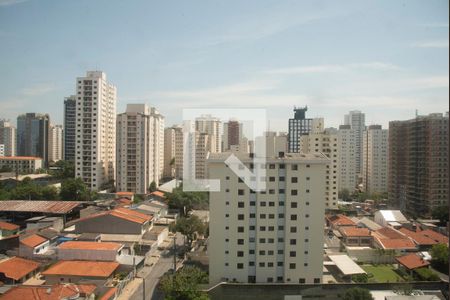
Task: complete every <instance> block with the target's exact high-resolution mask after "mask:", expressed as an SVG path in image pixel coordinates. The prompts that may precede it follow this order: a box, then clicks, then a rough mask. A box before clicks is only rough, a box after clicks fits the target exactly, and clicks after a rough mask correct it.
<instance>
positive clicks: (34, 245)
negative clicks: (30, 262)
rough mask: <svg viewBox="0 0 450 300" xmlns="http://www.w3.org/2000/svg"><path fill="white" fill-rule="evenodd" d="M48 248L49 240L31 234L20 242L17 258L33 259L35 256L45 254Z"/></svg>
mask: <svg viewBox="0 0 450 300" xmlns="http://www.w3.org/2000/svg"><path fill="white" fill-rule="evenodd" d="M49 246H50V241H49V240H47V239H46V238H44V237H42V236H40V235H37V234H32V235H29V236H27V237H24V238H22V239H21V240H20V243H19V256H22V257H27V258H33V257H34V256H35V255H39V254H43V253H45V252H46V251H47V250H48V248H49Z"/></svg>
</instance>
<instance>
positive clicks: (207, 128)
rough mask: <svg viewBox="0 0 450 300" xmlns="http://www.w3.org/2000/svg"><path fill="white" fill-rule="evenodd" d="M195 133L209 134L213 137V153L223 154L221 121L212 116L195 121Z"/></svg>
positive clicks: (205, 116)
mask: <svg viewBox="0 0 450 300" xmlns="http://www.w3.org/2000/svg"><path fill="white" fill-rule="evenodd" d="M195 131H198V132H200V133H207V134H209V135H210V136H211V147H212V148H211V149H212V152H213V153H218V152H221V149H222V132H221V131H222V123H221V122H220V119H218V118H215V117H213V116H211V115H202V116H200V117H198V118H196V119H195Z"/></svg>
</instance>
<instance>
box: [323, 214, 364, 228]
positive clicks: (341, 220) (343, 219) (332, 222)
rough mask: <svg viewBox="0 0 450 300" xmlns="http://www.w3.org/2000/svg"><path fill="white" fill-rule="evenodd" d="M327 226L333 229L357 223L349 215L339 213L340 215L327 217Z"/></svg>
mask: <svg viewBox="0 0 450 300" xmlns="http://www.w3.org/2000/svg"><path fill="white" fill-rule="evenodd" d="M325 220H326V223H327V226H328V227H330V228H331V229H339V227H341V226H352V227H354V226H356V223H355V222H354V221H353V220H352V219H350V218H349V217H347V216H345V215H342V214H339V215H327V216H326V218H325Z"/></svg>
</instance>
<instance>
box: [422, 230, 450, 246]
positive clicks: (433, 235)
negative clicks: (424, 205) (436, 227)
mask: <svg viewBox="0 0 450 300" xmlns="http://www.w3.org/2000/svg"><path fill="white" fill-rule="evenodd" d="M420 233H421V234H422V235H424V236H426V237H428V238H430V239H432V240H434V241H436V242H437V243H439V244H447V245H448V236H445V235H443V234H440V233H439V232H436V231H433V230H431V229H426V230H422V231H421V232H420Z"/></svg>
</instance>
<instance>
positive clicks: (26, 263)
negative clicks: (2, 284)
mask: <svg viewBox="0 0 450 300" xmlns="http://www.w3.org/2000/svg"><path fill="white" fill-rule="evenodd" d="M40 265H41V264H40V263H38V262H35V261H32V260H28V259H24V258H20V257H16V256H14V257H11V258H8V259H6V260H3V261H1V262H0V273H3V274H5V277H8V278H11V279H14V280H19V279H21V278H23V277H24V276H26V275H27V274H29V273H31V272H33V271H34V270H36V269H37V268H39V266H40ZM24 299H25V298H24Z"/></svg>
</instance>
